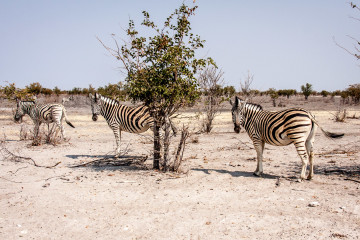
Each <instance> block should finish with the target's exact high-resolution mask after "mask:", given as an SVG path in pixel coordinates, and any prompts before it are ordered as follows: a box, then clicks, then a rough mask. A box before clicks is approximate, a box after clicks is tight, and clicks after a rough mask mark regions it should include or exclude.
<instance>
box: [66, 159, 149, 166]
mask: <svg viewBox="0 0 360 240" xmlns="http://www.w3.org/2000/svg"><path fill="white" fill-rule="evenodd" d="M147 158H148V156H143V157H138V158H132V159H127V160H117V159H114V158H112V157H104V158H100V159H96V160H93V161H90V162H86V163H81V164H78V165H73V166H70V168H78V167H86V166H88V165H94V166H97V167H100V166H108V165H110V166H130V165H131V164H142V163H144V162H145V161H146V160H147Z"/></svg>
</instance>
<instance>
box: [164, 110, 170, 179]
mask: <svg viewBox="0 0 360 240" xmlns="http://www.w3.org/2000/svg"><path fill="white" fill-rule="evenodd" d="M170 129H171V122H170V119H169V118H168V117H165V135H164V161H163V164H162V165H163V171H164V172H167V171H169V160H170V156H169V147H170Z"/></svg>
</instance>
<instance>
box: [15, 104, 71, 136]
mask: <svg viewBox="0 0 360 240" xmlns="http://www.w3.org/2000/svg"><path fill="white" fill-rule="evenodd" d="M25 114H28V115H29V116H30V118H31V119H32V120H33V122H34V125H35V127H34V137H35V138H36V137H37V136H38V134H39V127H40V125H41V123H55V124H56V126H57V127H58V128H59V129H60V130H61V135H62V138H63V139H65V129H64V127H63V125H62V120H63V119H65V122H66V123H67V124H69V125H70V126H71V127H73V128H75V127H74V125H72V123H71V122H70V121H69V120H68V119H67V115H66V109H65V107H64V106H63V105H61V104H57V103H53V104H37V103H35V102H34V101H21V100H18V99H17V106H16V112H15V115H14V120H15V121H16V122H21V120H22V118H23V116H24V115H25ZM56 133H57V132H56ZM56 135H57V134H56ZM56 135H55V136H56Z"/></svg>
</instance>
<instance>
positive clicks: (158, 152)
mask: <svg viewBox="0 0 360 240" xmlns="http://www.w3.org/2000/svg"><path fill="white" fill-rule="evenodd" d="M160 160H161V140H160V123H159V122H158V121H156V120H155V124H154V161H153V167H154V169H160Z"/></svg>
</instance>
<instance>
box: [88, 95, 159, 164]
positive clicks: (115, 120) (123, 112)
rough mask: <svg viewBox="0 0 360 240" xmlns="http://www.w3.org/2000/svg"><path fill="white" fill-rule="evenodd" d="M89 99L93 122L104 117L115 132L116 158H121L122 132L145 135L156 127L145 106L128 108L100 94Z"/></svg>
mask: <svg viewBox="0 0 360 240" xmlns="http://www.w3.org/2000/svg"><path fill="white" fill-rule="evenodd" d="M89 97H90V102H91V111H92V120H93V121H97V119H98V115H102V116H103V117H104V118H105V120H106V122H107V123H108V125H109V127H110V128H111V129H112V130H113V132H114V135H115V140H116V150H115V153H116V155H115V157H118V156H120V140H121V131H125V132H129V133H143V132H145V131H147V130H148V129H149V128H152V127H153V125H154V120H153V118H152V117H151V116H150V113H149V108H148V107H147V106H145V105H142V106H139V107H135V108H133V107H128V106H125V105H122V104H120V103H119V102H118V101H117V100H114V99H111V98H108V97H105V96H102V95H101V94H99V93H95V94H94V95H92V94H91V93H90V94H89Z"/></svg>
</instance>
